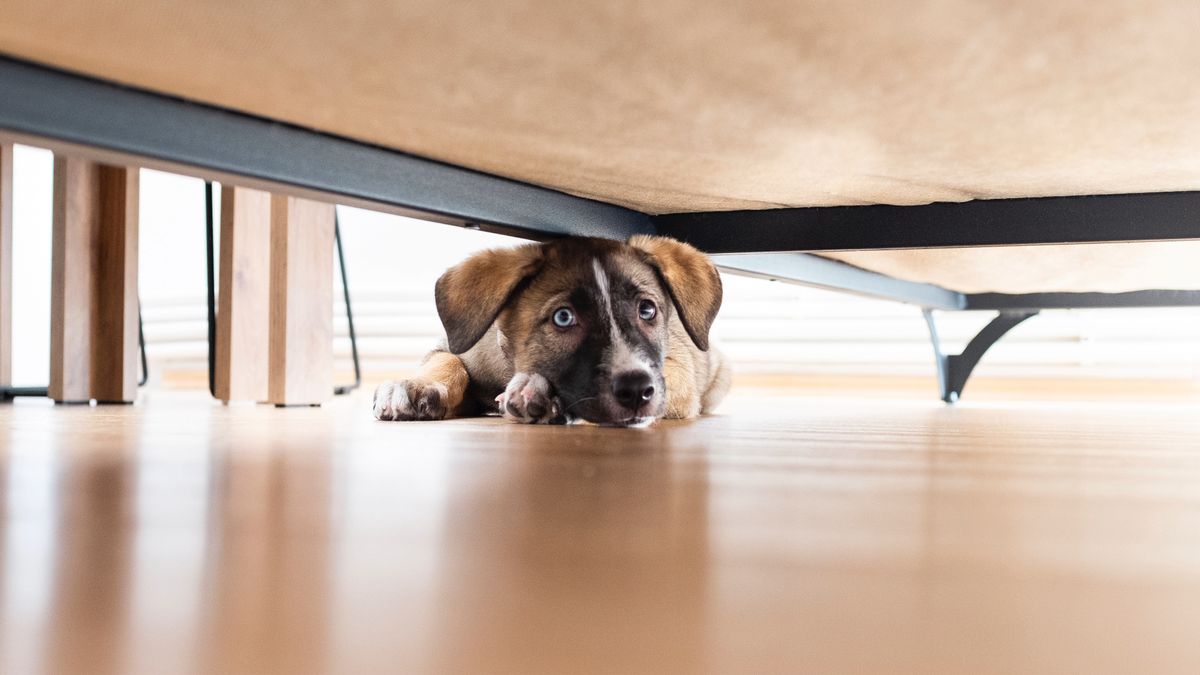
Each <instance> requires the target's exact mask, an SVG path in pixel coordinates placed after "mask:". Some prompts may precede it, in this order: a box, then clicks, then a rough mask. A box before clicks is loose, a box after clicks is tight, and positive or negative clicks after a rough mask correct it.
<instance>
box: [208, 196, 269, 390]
mask: <svg viewBox="0 0 1200 675" xmlns="http://www.w3.org/2000/svg"><path fill="white" fill-rule="evenodd" d="M270 260H271V195H270V193H267V192H263V191H261V190H252V189H248V188H243V187H236V186H233V185H223V186H222V187H221V252H220V291H219V293H218V304H217V344H216V373H215V382H214V384H215V394H216V397H217V398H218V399H221V400H223V401H266V400H267V366H268V354H269V350H268V344H269V337H270V312H269V306H270V295H271V266H270Z"/></svg>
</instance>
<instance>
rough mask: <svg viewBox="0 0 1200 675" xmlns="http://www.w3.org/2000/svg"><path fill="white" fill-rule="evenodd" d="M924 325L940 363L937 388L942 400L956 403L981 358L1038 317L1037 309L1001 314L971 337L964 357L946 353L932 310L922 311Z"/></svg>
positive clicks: (935, 356)
mask: <svg viewBox="0 0 1200 675" xmlns="http://www.w3.org/2000/svg"><path fill="white" fill-rule="evenodd" d="M921 313H922V314H923V315H924V316H925V325H926V326H928V327H929V339H930V341H931V342H932V343H933V358H934V363H936V364H937V376H938V385H939V387H940V388H941V395H942V400H943V401H945V402H946V403H954V402H955V401H957V400H958V398H959V397H960V396H962V390H963V388H964V387H966V386H967V379H968V378H970V377H971V371H973V370H975V366H976V365H978V364H979V359H981V358H983V355H984V354H986V353H987V350H988V349H991V347H992V345H994V344H996V343H997V342H998V341H999V340H1000V338H1002V337H1004V335H1005V334H1007V333H1008V331H1010V330H1012V329H1013V328H1016V327H1017V325H1018V324H1020V323H1021V322H1022V321H1024V320H1025V319H1028V318H1029V317H1031V316H1036V315H1037V313H1038V310H1036V309H1033V310H1018V311H1001V312H999V313H998V314H997V315H996V318H994V319H992V320H991V321H990V322H989V323H988V325H986V326H984V327H983V330H981V331H979V333H978V334H977V335H976V336H975V337H973V338H971V341H970V342H968V343H967V346H966V348H965V349H963V351H962V353H961V354H945V353H943V352H942V343H941V340H940V339H939V338H938V332H937V324H936V323H935V322H934V319H933V310H931V309H923V310H921Z"/></svg>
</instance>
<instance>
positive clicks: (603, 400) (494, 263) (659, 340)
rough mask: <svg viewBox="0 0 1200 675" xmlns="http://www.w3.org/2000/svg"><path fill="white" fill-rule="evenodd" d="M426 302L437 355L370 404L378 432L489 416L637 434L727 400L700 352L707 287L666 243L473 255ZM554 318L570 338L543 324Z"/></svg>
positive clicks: (681, 249)
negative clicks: (440, 330) (433, 312)
mask: <svg viewBox="0 0 1200 675" xmlns="http://www.w3.org/2000/svg"><path fill="white" fill-rule="evenodd" d="M435 298H436V300H437V308H438V314H439V316H440V317H441V319H442V324H443V325H444V327H445V329H446V337H447V340H446V343H445V344H444V345H443V346H441V347H439V348H438V349H436V350H434V351H433V352H432V353H431V354H429V356H427V357H426V359H425V361H424V362H423V363H422V365H421V368H420V371H419V372H418V373H417V375H416V376H415V377H413V378H412V379H410V380H405V381H402V382H388V383H385V384H383V385H381V386H380V387H379V388H378V389H377V390H376V391H375V402H374V413H375V417H377V418H378V419H381V420H438V419H444V418H447V417H462V416H470V415H481V414H486V413H488V412H497V411H499V412H500V413H502V414H503V415H504V416H505V417H507V418H509V419H512V420H514V421H518V422H525V423H565V422H573V421H578V420H585V421H588V422H594V423H598V424H606V425H616V426H642V425H646V424H650V423H651V422H653V421H654V420H656V419H658V418H660V417H666V418H689V417H695V416H697V415H699V414H700V413H702V412H708V411H710V410H712V409H713V408H714V407H715V406H716V405H717V403H719V402H720V400H721V399H722V398H723V397H724V396H725V393H726V391H728V389H729V379H730V373H729V368H728V366H727V365H726V363H725V361H724V359H723V358H722V356H721V354H720V353H719V352H718V351H717V350H716V349H714V348H711V347H710V346H709V339H708V332H709V328H710V327H711V326H712V322H713V319H715V318H716V316H717V310H718V309H720V306H721V277H720V275H719V274H718V273H717V269H716V267H714V266H713V264H712V262H711V261H709V259H708V258H707V257H706V256H705V255H704V254H702V253H700V252H699V251H697V250H696V249H694V248H692V247H691V246H688V245H687V244H683V243H681V242H678V241H675V240H673V239H668V238H665V237H648V236H636V237H633V238H632V239H630V240H629V241H628V242H627V243H621V242H617V241H612V240H608V239H589V238H571V239H562V240H558V241H554V242H550V243H546V244H528V245H524V246H519V247H517V248H512V249H497V250H491V251H485V252H483V253H479V254H476V255H474V256H472V257H471V258H469V259H467V260H466V261H465V262H463V263H462V264H460V265H458V266H456V267H453V268H451V269H450V270H448V271H447V272H446V273H445V274H443V275H442V277H441V278H440V279H438V282H437V286H436V289H435ZM647 303H651V304H652V305H653V307H654V311H650V310H649V309H648V307H649V305H648V304H647ZM562 309H567V310H569V312H570V314H572V315H573V319H574V321H575V323H574V324H573V325H568V326H559V325H557V324H556V322H555V320H554V317H555V315H556V312H559V310H562ZM650 314H653V316H650V318H647V316H649V315H650ZM567 316H568V314H566V313H560V314H559V317H560V319H564V320H565V319H566V318H567ZM634 391H636V393H637V395H636V396H633V395H631V392H634ZM621 398H623V399H624V401H625V403H624V404H622V403H621V402H620V400H619V399H621Z"/></svg>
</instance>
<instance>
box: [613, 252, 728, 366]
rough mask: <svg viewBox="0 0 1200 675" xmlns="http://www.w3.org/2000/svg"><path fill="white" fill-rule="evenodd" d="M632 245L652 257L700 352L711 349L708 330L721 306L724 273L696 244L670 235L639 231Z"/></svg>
mask: <svg viewBox="0 0 1200 675" xmlns="http://www.w3.org/2000/svg"><path fill="white" fill-rule="evenodd" d="M629 245H630V246H632V247H633V248H635V249H638V250H639V251H642V252H644V253H646V254H648V255H649V256H650V261H651V263H652V264H653V265H654V266H655V267H656V268H657V269H658V272H659V274H661V275H662V278H663V281H665V282H666V285H667V292H668V293H670V294H671V300H673V301H674V302H675V308H676V309H678V310H679V318H680V320H681V321H682V322H683V327H684V329H686V330H687V334H688V336H690V337H691V338H692V342H694V343H696V346H697V347H699V348H700V351H708V329H709V328H711V327H712V323H713V320H714V319H716V318H717V310H719V309H721V275H720V274H719V273H718V272H717V267H716V265H713V264H712V261H710V260H709V259H708V256H706V255H704V254H703V253H701V252H700V251H698V250H696V249H695V248H694V247H692V246H690V245H688V244H685V243H683V242H681V241H676V240H674V239H671V238H669V237H651V236H648V235H642V234H639V235H637V236H634V237H631V238H630V239H629Z"/></svg>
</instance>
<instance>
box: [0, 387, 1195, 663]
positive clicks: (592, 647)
mask: <svg viewBox="0 0 1200 675" xmlns="http://www.w3.org/2000/svg"><path fill="white" fill-rule="evenodd" d="M0 444H3V452H2V454H0V490H2V499H0V508H2V509H3V511H2V515H3V517H2V518H0V561H2V563H3V564H2V567H0V573H2V577H0V582H2V583H0V671H2V672H5V673H38V672H55V673H97V674H103V673H129V672H131V673H155V674H170V673H308V672H338V673H372V672H404V673H421V672H438V673H449V672H454V673H466V672H479V673H509V672H511V673H532V672H550V673H565V672H572V673H576V672H612V673H631V672H653V673H664V672H698V671H705V672H722V673H725V672H756V673H761V672H796V671H805V672H819V673H839V672H872V673H917V672H920V673H966V672H969V673H1012V672H1022V673H1032V672H1045V673H1062V672H1088V673H1108V672H1111V673H1131V672H1154V673H1174V672H1178V673H1195V672H1200V640H1197V639H1196V626H1197V625H1200V411H1198V410H1196V409H1195V406H1194V405H1191V406H1188V405H1176V406H1172V405H1158V406H1136V405H1127V404H1116V403H1095V402H1093V403H1089V404H1087V405H1081V406H1070V405H1067V404H1062V403H1055V404H1040V405H1035V404H1028V403H1002V404H991V405H976V406H972V405H971V404H969V403H968V404H967V405H966V406H963V407H960V408H957V409H950V408H944V407H942V406H940V405H938V404H934V403H932V402H931V403H924V402H922V403H890V402H887V401H879V400H875V401H865V402H864V401H859V400H856V399H853V398H846V399H842V400H836V399H816V398H783V397H774V398H753V397H747V396H743V397H742V398H736V397H735V399H733V400H732V401H731V402H730V405H729V406H728V408H727V410H726V413H725V414H724V415H722V416H719V417H713V418H707V419H703V420H700V421H698V422H694V423H683V424H664V425H661V426H659V427H657V428H654V429H649V430H614V429H597V428H589V427H569V428H562V427H558V428H548V427H522V426H517V425H510V424H507V423H504V422H501V421H499V420H482V421H480V420H475V421H454V422H446V423H409V424H403V423H392V424H387V423H378V422H374V421H373V420H371V419H370V416H369V413H368V404H367V401H366V399H365V398H363V397H359V398H357V399H345V400H338V401H335V402H334V403H332V404H329V405H327V406H326V407H324V408H320V409H313V408H305V409H287V410H276V409H274V408H268V407H259V408H255V407H231V408H226V407H221V406H219V405H213V404H210V403H209V402H208V401H207V400H206V398H205V397H204V396H203V395H201V394H198V393H197V394H192V393H176V392H165V391H150V392H147V393H146V394H145V395H144V400H143V401H142V402H141V403H139V404H138V405H136V406H132V407H99V408H87V407H59V408H55V407H52V406H48V405H44V404H41V403H39V402H33V401H22V402H18V403H17V404H16V405H5V406H0Z"/></svg>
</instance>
